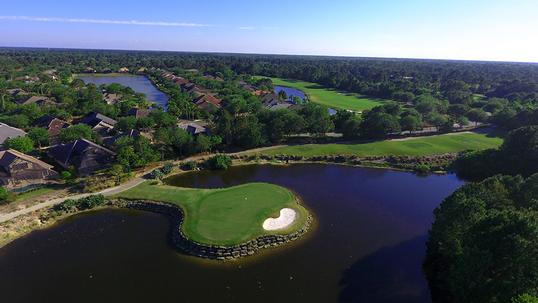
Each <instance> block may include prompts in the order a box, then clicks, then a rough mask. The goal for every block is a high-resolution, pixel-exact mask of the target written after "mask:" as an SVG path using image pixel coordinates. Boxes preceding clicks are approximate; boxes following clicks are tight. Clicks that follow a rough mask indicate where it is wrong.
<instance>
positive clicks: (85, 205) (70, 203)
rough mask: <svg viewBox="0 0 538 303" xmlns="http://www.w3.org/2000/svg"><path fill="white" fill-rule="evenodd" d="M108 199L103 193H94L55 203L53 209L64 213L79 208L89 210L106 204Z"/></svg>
mask: <svg viewBox="0 0 538 303" xmlns="http://www.w3.org/2000/svg"><path fill="white" fill-rule="evenodd" d="M105 202H106V200H105V197H104V196H103V195H92V196H88V197H84V198H80V199H78V200H74V199H68V200H65V201H64V202H62V203H60V204H58V205H55V206H54V208H53V210H54V211H57V212H62V213H68V212H73V211H77V210H79V211H80V210H88V209H92V208H95V207H97V206H101V205H103V204H105Z"/></svg>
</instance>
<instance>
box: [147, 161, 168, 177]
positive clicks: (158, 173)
mask: <svg viewBox="0 0 538 303" xmlns="http://www.w3.org/2000/svg"><path fill="white" fill-rule="evenodd" d="M173 169H174V164H172V163H171V162H167V163H165V164H164V165H163V167H161V168H156V169H154V170H153V171H151V172H150V173H149V178H150V179H153V180H161V179H163V178H164V177H166V175H169V174H170V173H171V172H172V170H173Z"/></svg>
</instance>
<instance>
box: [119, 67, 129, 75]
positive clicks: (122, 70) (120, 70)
mask: <svg viewBox="0 0 538 303" xmlns="http://www.w3.org/2000/svg"><path fill="white" fill-rule="evenodd" d="M128 72H129V69H128V68H127V67H122V68H120V69H118V73H123V74H125V73H128Z"/></svg>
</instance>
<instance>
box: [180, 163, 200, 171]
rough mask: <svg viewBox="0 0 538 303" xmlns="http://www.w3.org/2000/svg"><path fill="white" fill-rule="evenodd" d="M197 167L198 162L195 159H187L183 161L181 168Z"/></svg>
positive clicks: (193, 168)
mask: <svg viewBox="0 0 538 303" xmlns="http://www.w3.org/2000/svg"><path fill="white" fill-rule="evenodd" d="M197 167H198V164H197V163H196V162H195V161H188V162H185V163H183V165H182V166H181V169H183V170H195V169H196V168H197Z"/></svg>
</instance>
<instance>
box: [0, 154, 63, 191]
mask: <svg viewBox="0 0 538 303" xmlns="http://www.w3.org/2000/svg"><path fill="white" fill-rule="evenodd" d="M52 168H53V166H52V165H49V164H47V163H45V162H43V161H41V160H38V159H36V158H34V157H32V156H29V155H26V154H23V153H21V152H18V151H16V150H13V149H8V150H3V151H0V183H1V184H2V185H3V186H6V187H7V188H10V189H14V188H22V187H26V186H29V185H35V184H44V183H48V182H50V181H51V180H53V179H56V178H57V177H58V173H57V172H55V171H54V170H53V169H52Z"/></svg>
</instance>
